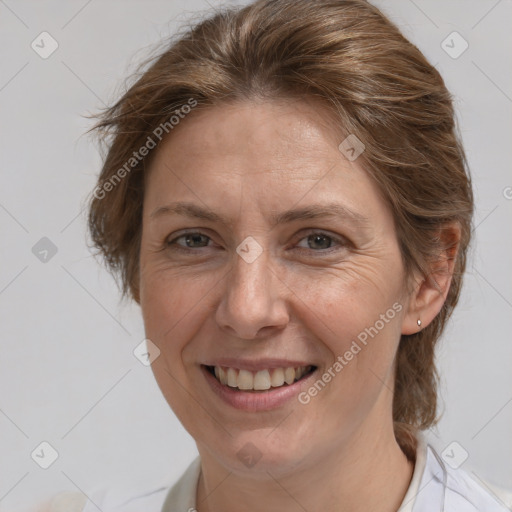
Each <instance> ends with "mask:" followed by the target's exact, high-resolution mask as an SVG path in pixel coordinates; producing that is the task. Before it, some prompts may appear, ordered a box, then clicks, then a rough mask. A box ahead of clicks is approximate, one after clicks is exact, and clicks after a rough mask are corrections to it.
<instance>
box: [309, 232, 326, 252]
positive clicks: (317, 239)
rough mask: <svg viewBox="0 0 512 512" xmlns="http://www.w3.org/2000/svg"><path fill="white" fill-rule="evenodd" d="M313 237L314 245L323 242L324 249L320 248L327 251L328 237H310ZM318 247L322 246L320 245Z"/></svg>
mask: <svg viewBox="0 0 512 512" xmlns="http://www.w3.org/2000/svg"><path fill="white" fill-rule="evenodd" d="M311 236H312V237H313V240H314V242H313V243H314V244H316V243H317V242H318V241H319V240H324V241H325V242H326V243H324V244H323V246H324V247H322V248H323V249H327V248H329V240H328V239H329V237H327V236H325V235H311ZM320 245H322V244H321V243H320Z"/></svg>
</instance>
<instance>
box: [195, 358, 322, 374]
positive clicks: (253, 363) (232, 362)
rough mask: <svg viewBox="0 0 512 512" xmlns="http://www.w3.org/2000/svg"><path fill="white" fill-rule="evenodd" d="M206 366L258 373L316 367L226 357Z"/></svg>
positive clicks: (273, 360)
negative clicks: (271, 369) (270, 370)
mask: <svg viewBox="0 0 512 512" xmlns="http://www.w3.org/2000/svg"><path fill="white" fill-rule="evenodd" d="M203 364H204V365H205V366H223V367H225V368H236V369H237V370H248V371H253V372H257V371H260V370H268V369H270V368H299V367H300V366H315V365H314V364H313V363H311V361H299V360H295V359H294V360H290V359H276V358H272V359H240V358H233V357H225V358H220V359H215V360H214V361H213V360H212V361H208V362H204V363H203Z"/></svg>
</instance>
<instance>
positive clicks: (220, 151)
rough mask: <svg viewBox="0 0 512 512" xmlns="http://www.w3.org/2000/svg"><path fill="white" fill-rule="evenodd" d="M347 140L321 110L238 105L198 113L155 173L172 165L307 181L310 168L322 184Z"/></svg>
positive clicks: (161, 153) (165, 150) (165, 147)
mask: <svg viewBox="0 0 512 512" xmlns="http://www.w3.org/2000/svg"><path fill="white" fill-rule="evenodd" d="M341 140H342V139H341V133H340V130H336V129H335V125H334V122H333V120H332V119H331V118H330V116H329V115H328V113H327V112H326V110H325V108H323V107H322V105H320V104H315V103H312V102H311V101H307V102H306V101H304V102H298V101H294V100H289V101H284V100H282V101H271V102H268V101H265V102H263V101H259V102H253V101H251V102H236V103H230V104H226V105H222V106H215V107H208V108H205V109H203V110H196V111H193V112H192V113H191V114H190V115H189V116H188V117H186V118H185V119H183V120H182V121H181V123H180V124H179V125H178V126H177V127H175V129H174V130H173V131H172V132H171V133H170V135H169V136H168V137H167V139H164V141H163V143H162V144H161V146H160V147H159V148H158V154H157V157H156V162H155V165H153V166H152V167H155V166H158V165H159V164H161V163H162V161H166V162H167V164H168V165H171V166H173V167H175V168H179V167H183V166H187V167H189V168H190V167H193V166H195V165H197V166H198V168H201V169H208V171H209V172H210V173H212V172H213V173H215V172H216V171H219V172H220V171H229V173H231V174H232V175H233V174H236V173H240V172H242V173H244V174H253V173H256V174H261V173H264V172H267V173H274V174H275V173H278V172H279V170H280V169H282V170H283V171H286V176H287V178H288V179H292V178H293V177H294V176H295V177H299V176H303V177H304V169H306V168H307V169H308V170H309V173H310V176H309V177H310V178H319V177H320V176H321V175H322V174H323V172H324V171H325V170H326V169H324V168H323V165H325V164H327V163H328V160H329V159H330V161H332V162H333V163H334V161H335V160H339V157H340V153H339V151H338V149H337V148H338V145H339V143H340V142H341ZM295 171H296V172H295ZM314 172H316V175H312V174H311V173H314Z"/></svg>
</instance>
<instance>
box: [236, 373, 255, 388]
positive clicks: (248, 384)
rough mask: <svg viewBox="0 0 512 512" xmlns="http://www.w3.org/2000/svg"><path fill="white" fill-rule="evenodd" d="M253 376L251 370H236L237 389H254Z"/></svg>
mask: <svg viewBox="0 0 512 512" xmlns="http://www.w3.org/2000/svg"><path fill="white" fill-rule="evenodd" d="M253 382H254V378H253V376H252V373H251V372H248V371H247V370H240V371H239V372H238V389H254V388H253Z"/></svg>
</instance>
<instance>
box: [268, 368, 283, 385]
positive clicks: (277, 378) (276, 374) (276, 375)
mask: <svg viewBox="0 0 512 512" xmlns="http://www.w3.org/2000/svg"><path fill="white" fill-rule="evenodd" d="M270 383H271V384H272V387H273V388H278V387H279V386H282V385H283V384H284V370H283V369H282V368H276V369H275V370H274V371H273V372H272V379H271V380H270Z"/></svg>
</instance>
